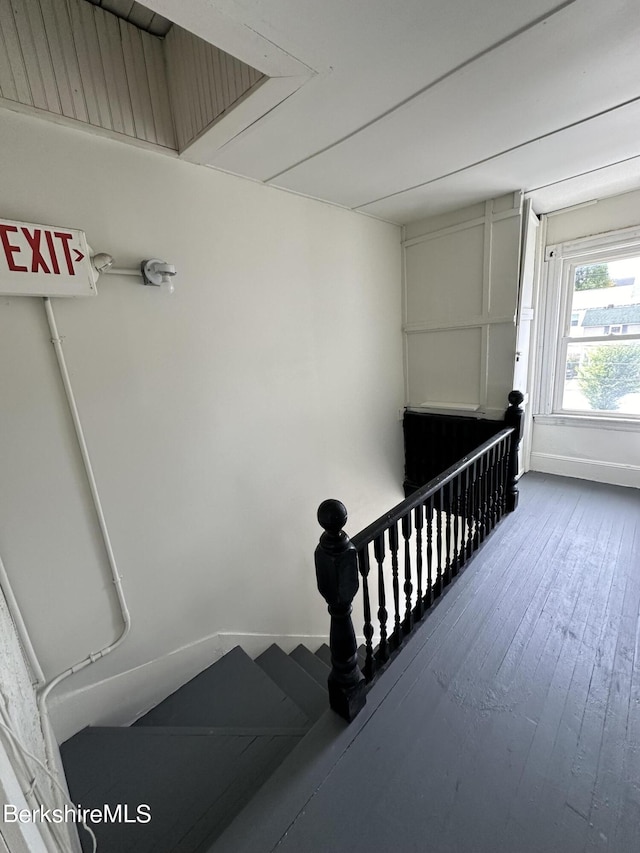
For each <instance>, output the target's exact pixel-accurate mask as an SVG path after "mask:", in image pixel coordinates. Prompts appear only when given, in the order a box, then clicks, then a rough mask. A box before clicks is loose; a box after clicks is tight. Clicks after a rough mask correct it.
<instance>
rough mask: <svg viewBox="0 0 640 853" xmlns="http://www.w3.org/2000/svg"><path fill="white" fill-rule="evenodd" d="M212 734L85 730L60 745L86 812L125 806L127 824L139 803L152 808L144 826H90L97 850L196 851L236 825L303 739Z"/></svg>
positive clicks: (74, 791)
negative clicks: (127, 816) (107, 807)
mask: <svg viewBox="0 0 640 853" xmlns="http://www.w3.org/2000/svg"><path fill="white" fill-rule="evenodd" d="M209 731H210V730H209V729H207V728H206V727H203V728H200V729H198V728H183V727H165V728H164V730H163V731H160V730H159V729H155V728H154V727H145V726H140V727H138V728H89V729H85V730H84V731H82V732H79V733H78V734H77V735H75V736H74V737H73V738H71V739H70V740H69V741H67V742H66V743H64V744H63V745H62V748H61V752H62V757H63V761H64V766H65V771H66V774H67V779H68V783H69V789H70V793H71V797H72V800H73V802H75V803H81V804H82V806H83V807H84V808H98V807H99V808H102V806H103V804H107V805H109V806H110V807H111V809H112V810H113V809H115V807H116V806H117V805H118V804H119V803H122V804H123V805H124V804H127V805H128V807H129V817H130V818H133V817H135V815H136V809H137V807H138V805H139V804H147V805H149V806H150V809H151V814H152V820H151V821H150V822H148V823H101V824H94V825H93V826H92V828H93V829H94V831H95V833H96V837H97V839H98V849H99V850H103V851H104V853H109V851H114V852H115V851H118V853H130V851H131V853H133V851H136V853H170V851H173V853H197V851H199V850H201V849H203V847H202V846H203V845H205V844H206V845H207V846H208V845H209V844H210V843H212V841H213V840H214V839H215V838H216V837H217V836H218V835H219V834H220V832H222V830H223V829H224V828H225V827H226V826H227V825H228V824H229V823H230V822H231V821H232V820H233V818H234V816H235V815H236V814H237V813H238V812H239V811H240V810H241V809H242V808H243V807H244V806H245V805H246V803H247V802H248V801H249V800H250V799H251V797H252V796H253V795H254V794H255V792H256V791H257V790H258V789H259V788H260V786H261V785H262V784H263V782H265V781H266V779H267V778H268V777H269V776H270V775H271V773H272V772H273V771H274V770H275V768H276V767H277V766H278V765H279V764H280V763H281V761H282V760H283V759H284V757H285V756H286V755H287V754H288V753H289V752H290V751H291V750H292V749H293V748H294V747H295V746H296V744H297V743H298V742H299V741H300V740H301V737H302V733H301V732H298V733H296V734H290V733H286V734H273V733H270V734H263V735H256V734H254V733H247V734H210V733H209ZM80 835H81V836H83V835H85V833H82V832H81V833H80ZM82 844H83V845H86V841H85V839H84V838H83V839H82ZM85 849H87V850H89V849H90V847H89V845H86V847H85ZM204 849H206V848H204Z"/></svg>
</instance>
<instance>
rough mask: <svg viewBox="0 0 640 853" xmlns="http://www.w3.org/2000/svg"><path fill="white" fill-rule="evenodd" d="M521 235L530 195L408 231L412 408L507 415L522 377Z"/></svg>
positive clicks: (505, 199) (407, 371) (407, 307)
mask: <svg viewBox="0 0 640 853" xmlns="http://www.w3.org/2000/svg"><path fill="white" fill-rule="evenodd" d="M521 231H522V197H521V194H520V193H515V194H509V195H508V196H504V197H502V198H499V199H490V200H489V201H487V202H485V203H484V204H480V205H474V206H473V207H470V208H466V209H464V210H459V211H455V212H454V213H449V214H445V215H442V216H438V217H433V218H431V219H427V220H423V221H421V222H417V223H414V224H412V225H409V226H407V227H406V228H405V238H404V291H405V297H404V339H405V385H406V388H405V391H406V401H407V405H408V406H409V407H410V408H416V409H427V410H435V411H439V410H442V411H453V412H459V413H465V412H466V413H478V414H480V413H482V414H486V415H488V416H489V417H496V418H497V417H502V415H503V413H504V408H505V405H506V399H507V394H508V393H509V391H510V390H511V388H512V382H513V370H514V361H515V342H516V326H515V317H516V309H517V302H518V280H519V267H520V245H521Z"/></svg>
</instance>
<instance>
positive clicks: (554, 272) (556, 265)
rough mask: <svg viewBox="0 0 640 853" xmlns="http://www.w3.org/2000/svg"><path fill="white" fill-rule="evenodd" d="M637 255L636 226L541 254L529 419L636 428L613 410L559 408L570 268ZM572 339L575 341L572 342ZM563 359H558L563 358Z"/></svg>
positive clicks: (638, 425) (636, 422)
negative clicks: (539, 328)
mask: <svg viewBox="0 0 640 853" xmlns="http://www.w3.org/2000/svg"><path fill="white" fill-rule="evenodd" d="M639 254H640V227H639V226H634V227H632V228H624V229H621V230H619V231H611V232H607V233H605V234H597V235H594V236H591V237H585V238H582V239H579V240H571V241H567V242H565V243H558V244H555V245H549V246H547V247H546V249H545V253H544V261H545V263H544V273H543V280H544V288H543V291H542V293H541V300H540V303H541V304H540V309H541V316H542V317H543V318H544V320H543V335H542V341H541V344H540V347H539V352H538V376H539V383H538V388H537V393H536V394H535V410H534V417H535V419H536V421H538V422H539V423H548V424H551V423H556V424H564V425H568V424H574V425H576V426H577V425H580V426H589V427H601V428H602V427H604V428H610V429H624V430H630V429H640V415H630V414H628V413H626V412H625V413H620V414H615V413H613V412H606V413H602V412H589V413H585V412H584V411H574V410H569V409H563V408H562V397H563V392H564V372H565V361H566V349H567V346H568V344H569V342H570V340H571V339H570V338H569V337H568V336H567V335H565V330H567V329H570V328H571V325H570V324H571V301H572V300H571V298H570V290H571V288H570V287H569V282H570V281H572V280H573V275H574V271H575V268H576V267H577V266H582V265H584V264H590V263H599V262H601V261H602V262H606V261H608V260H613V259H616V260H617V259H620V258H624V257H635V256H637V255H639ZM612 338H615V339H616V340H620V339H622V340H638V339H640V335H637V334H633V335H629V334H626V335H620V334H615V335H613V334H609V335H597V336H589V337H585V338H580V339H579V340H580V342H584V343H589V342H593V341H604V342H606V341H610V340H611V339H612ZM575 340H577V339H575ZM563 356H564V358H563Z"/></svg>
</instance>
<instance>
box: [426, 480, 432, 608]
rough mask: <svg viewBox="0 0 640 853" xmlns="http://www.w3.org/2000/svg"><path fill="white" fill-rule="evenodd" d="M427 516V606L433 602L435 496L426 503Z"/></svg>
mask: <svg viewBox="0 0 640 853" xmlns="http://www.w3.org/2000/svg"><path fill="white" fill-rule="evenodd" d="M425 513H426V516H427V592H426V595H425V602H424V603H425V606H426V607H427V608H429V607H431V605H432V604H433V574H432V572H433V496H431V497H430V498H429V499H428V500H427V503H426V504H425Z"/></svg>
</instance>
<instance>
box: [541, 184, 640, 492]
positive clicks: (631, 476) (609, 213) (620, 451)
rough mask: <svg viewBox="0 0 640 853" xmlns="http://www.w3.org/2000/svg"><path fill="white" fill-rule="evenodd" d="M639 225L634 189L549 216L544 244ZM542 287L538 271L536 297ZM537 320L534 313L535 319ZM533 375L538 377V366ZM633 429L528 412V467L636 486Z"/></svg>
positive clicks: (639, 457)
mask: <svg viewBox="0 0 640 853" xmlns="http://www.w3.org/2000/svg"><path fill="white" fill-rule="evenodd" d="M639 224H640V192H639V191H636V192H630V193H625V194H624V195H618V196H612V197H611V198H605V199H600V200H598V201H597V202H594V203H593V204H588V205H586V206H584V207H579V208H576V209H573V210H572V209H568V210H566V211H565V212H559V213H557V214H551V215H549V216H548V217H547V220H546V239H545V241H544V242H545V244H546V245H554V244H558V243H562V242H565V241H568V240H575V239H579V238H581V237H588V236H591V235H595V234H603V233H605V232H607V231H616V230H618V229H621V228H627V227H630V226H633V225H639ZM543 266H545V265H543ZM546 286H547V281H546V278H545V274H544V270H543V274H542V276H541V289H542V290H541V296H544V289H545V287H546ZM542 320H543V318H542V317H541V316H539V315H538V323H541V322H542ZM539 334H541V327H540V330H539ZM537 375H538V377H540V371H539V370H538V374H537ZM538 381H540V379H538ZM639 432H640V430H639V428H638V426H637V425H633V424H629V425H626V426H625V425H619V426H618V428H617V429H615V428H609V429H606V428H599V427H598V426H597V424H596V425H594V423H593V419H590V420H589V419H587V418H582V419H581V418H576V417H569V416H555V415H541V414H536V413H535V412H534V418H533V430H532V442H531V460H530V467H531V469H532V470H534V471H543V472H545V473H550V474H560V475H563V476H567V477H578V478H582V479H588V480H596V481H598V482H603V483H614V484H617V485H622V486H635V487H636V488H638V487H640V440H639Z"/></svg>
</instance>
